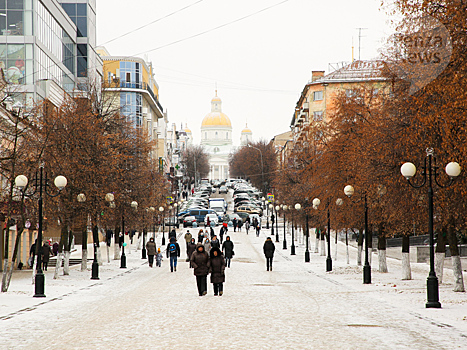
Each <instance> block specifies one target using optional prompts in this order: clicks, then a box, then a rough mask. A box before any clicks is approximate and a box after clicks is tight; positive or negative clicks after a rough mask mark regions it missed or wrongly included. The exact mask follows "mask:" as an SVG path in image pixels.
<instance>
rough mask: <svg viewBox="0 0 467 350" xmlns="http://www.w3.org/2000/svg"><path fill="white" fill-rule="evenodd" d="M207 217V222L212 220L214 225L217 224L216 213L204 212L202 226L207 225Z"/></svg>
mask: <svg viewBox="0 0 467 350" xmlns="http://www.w3.org/2000/svg"><path fill="white" fill-rule="evenodd" d="M208 218H209V222H211V223H212V222H213V223H214V224H215V225H216V226H217V225H219V218H218V216H217V214H206V216H205V217H204V226H205V227H206V226H207V225H208Z"/></svg>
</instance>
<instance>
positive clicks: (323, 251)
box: [319, 239, 326, 256]
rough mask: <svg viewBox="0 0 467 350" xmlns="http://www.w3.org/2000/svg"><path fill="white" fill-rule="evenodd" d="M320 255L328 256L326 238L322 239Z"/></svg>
mask: <svg viewBox="0 0 467 350" xmlns="http://www.w3.org/2000/svg"><path fill="white" fill-rule="evenodd" d="M319 255H320V256H326V241H325V240H324V239H322V240H321V251H320V253H319Z"/></svg>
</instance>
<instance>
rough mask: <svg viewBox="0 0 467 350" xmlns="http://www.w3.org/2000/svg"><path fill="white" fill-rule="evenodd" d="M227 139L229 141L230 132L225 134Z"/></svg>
mask: <svg viewBox="0 0 467 350" xmlns="http://www.w3.org/2000/svg"><path fill="white" fill-rule="evenodd" d="M225 139H226V140H228V139H229V133H228V132H226V133H225Z"/></svg>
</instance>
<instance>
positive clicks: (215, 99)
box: [211, 96, 221, 102]
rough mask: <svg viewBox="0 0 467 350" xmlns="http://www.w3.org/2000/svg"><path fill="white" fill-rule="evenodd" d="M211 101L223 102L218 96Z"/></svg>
mask: <svg viewBox="0 0 467 350" xmlns="http://www.w3.org/2000/svg"><path fill="white" fill-rule="evenodd" d="M211 102H221V99H220V97H217V96H216V97H213V98H212V100H211Z"/></svg>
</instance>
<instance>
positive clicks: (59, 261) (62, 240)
mask: <svg viewBox="0 0 467 350" xmlns="http://www.w3.org/2000/svg"><path fill="white" fill-rule="evenodd" d="M67 239H68V229H67V227H66V226H65V225H62V229H61V232H60V242H59V243H58V254H57V263H56V264H55V271H54V277H53V278H54V280H56V279H57V278H58V273H59V272H60V268H61V267H62V258H63V247H64V246H65V245H66V243H65V242H66V240H67Z"/></svg>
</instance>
